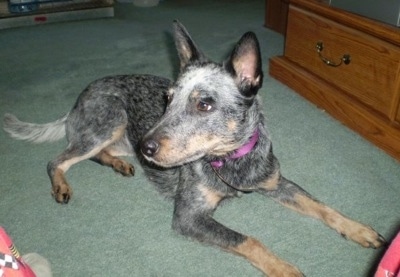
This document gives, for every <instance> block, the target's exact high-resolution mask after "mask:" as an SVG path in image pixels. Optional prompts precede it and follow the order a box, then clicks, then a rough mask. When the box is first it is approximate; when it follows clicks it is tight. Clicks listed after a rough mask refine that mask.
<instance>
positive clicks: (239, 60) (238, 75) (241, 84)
mask: <svg viewBox="0 0 400 277" xmlns="http://www.w3.org/2000/svg"><path fill="white" fill-rule="evenodd" d="M224 66H225V68H226V70H227V71H228V72H230V73H231V74H232V75H233V77H234V78H235V82H236V84H237V86H238V88H239V90H240V92H241V93H242V94H243V95H245V96H247V97H252V96H254V95H256V94H257V91H258V90H259V88H261V86H262V81H263V73H262V68H261V53H260V46H259V43H258V40H257V37H256V35H255V34H254V33H253V32H247V33H245V34H244V35H243V36H242V38H241V39H240V40H239V42H238V43H237V44H236V46H235V48H234V49H233V51H232V53H231V56H230V58H229V59H228V60H227V61H226V62H225V64H224Z"/></svg>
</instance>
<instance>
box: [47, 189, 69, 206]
mask: <svg viewBox="0 0 400 277" xmlns="http://www.w3.org/2000/svg"><path fill="white" fill-rule="evenodd" d="M51 195H52V196H53V197H54V199H55V200H56V201H57V202H58V203H60V204H68V202H69V200H70V199H71V197H72V189H71V187H70V186H69V185H68V184H60V185H55V186H53V188H52V191H51Z"/></svg>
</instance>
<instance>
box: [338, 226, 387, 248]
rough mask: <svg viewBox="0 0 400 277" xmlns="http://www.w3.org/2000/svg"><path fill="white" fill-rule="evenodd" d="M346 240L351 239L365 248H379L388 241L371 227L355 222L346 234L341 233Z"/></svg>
mask: <svg viewBox="0 0 400 277" xmlns="http://www.w3.org/2000/svg"><path fill="white" fill-rule="evenodd" d="M341 235H342V236H343V237H344V238H346V239H351V240H353V241H355V242H357V243H358V244H360V245H361V246H363V247H370V248H374V249H376V248H379V247H381V246H382V245H384V244H386V240H385V239H384V238H383V237H382V236H381V235H380V234H379V233H377V232H376V231H375V230H374V229H372V228H371V227H369V226H366V225H363V224H361V223H358V222H353V223H352V225H351V227H350V228H347V229H346V232H341Z"/></svg>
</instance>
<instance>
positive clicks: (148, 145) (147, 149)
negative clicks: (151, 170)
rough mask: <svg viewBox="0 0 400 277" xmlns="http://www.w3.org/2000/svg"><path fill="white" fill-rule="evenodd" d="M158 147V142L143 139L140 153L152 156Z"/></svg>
mask: <svg viewBox="0 0 400 277" xmlns="http://www.w3.org/2000/svg"><path fill="white" fill-rule="evenodd" d="M159 148H160V145H159V144H158V142H157V141H155V140H152V139H149V140H145V141H144V142H143V143H142V153H143V154H144V155H146V156H148V157H153V156H154V155H155V154H156V153H157V151H158V149H159Z"/></svg>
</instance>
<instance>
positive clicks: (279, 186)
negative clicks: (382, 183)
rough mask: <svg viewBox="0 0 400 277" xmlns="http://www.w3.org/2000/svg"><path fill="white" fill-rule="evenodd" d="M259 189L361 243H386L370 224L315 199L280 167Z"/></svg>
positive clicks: (368, 244) (368, 245) (374, 244)
mask: <svg viewBox="0 0 400 277" xmlns="http://www.w3.org/2000/svg"><path fill="white" fill-rule="evenodd" d="M259 192H261V193H262V194H265V195H267V196H270V197H272V198H273V199H275V200H277V201H278V202H280V203H281V204H283V205H284V206H286V207H288V208H290V209H292V210H294V211H297V212H299V213H301V214H304V215H307V216H311V217H313V218H316V219H319V220H321V221H322V222H323V223H325V224H326V225H328V226H329V227H331V228H332V229H334V230H336V231H337V232H338V233H339V234H341V235H342V236H343V237H345V238H348V239H351V240H353V241H355V242H357V243H359V244H360V245H362V246H364V247H372V248H377V247H380V246H382V244H384V243H385V240H384V239H383V237H382V236H381V235H379V234H378V233H377V232H375V230H373V229H372V228H371V227H369V226H366V225H364V224H361V223H359V222H356V221H354V220H352V219H350V218H348V217H346V216H344V215H343V214H341V213H339V212H338V211H336V210H334V209H332V208H330V207H328V206H326V205H325V204H323V203H321V202H320V201H318V200H316V199H315V198H313V197H312V196H311V195H310V194H309V193H307V192H306V191H304V190H303V189H302V188H301V187H299V186H298V185H297V184H295V183H293V182H292V181H289V180H287V179H286V178H284V177H282V176H281V175H280V173H279V171H277V172H275V174H273V175H272V177H271V178H270V179H269V180H267V181H266V182H264V183H263V188H262V189H261V190H260V191H259Z"/></svg>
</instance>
